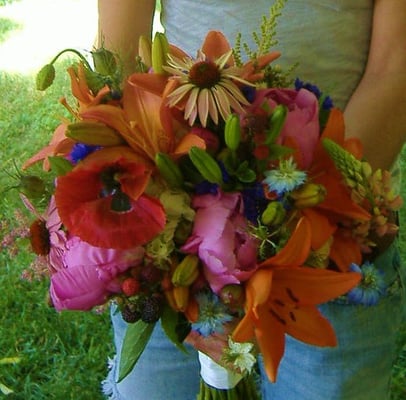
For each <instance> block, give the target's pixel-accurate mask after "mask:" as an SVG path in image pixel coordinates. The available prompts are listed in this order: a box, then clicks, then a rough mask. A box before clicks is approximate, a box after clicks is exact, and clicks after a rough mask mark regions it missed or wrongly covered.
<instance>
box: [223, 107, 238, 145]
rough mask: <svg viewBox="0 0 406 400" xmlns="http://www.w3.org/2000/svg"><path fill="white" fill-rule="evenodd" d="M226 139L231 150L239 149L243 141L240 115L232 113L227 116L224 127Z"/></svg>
mask: <svg viewBox="0 0 406 400" xmlns="http://www.w3.org/2000/svg"><path fill="white" fill-rule="evenodd" d="M224 140H225V142H226V145H227V147H228V148H229V149H230V150H232V151H235V150H237V149H238V146H239V145H240V141H241V126H240V118H239V116H238V115H236V114H230V115H229V116H228V117H227V120H226V125H225V127H224Z"/></svg>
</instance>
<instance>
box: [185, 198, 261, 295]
mask: <svg viewBox="0 0 406 400" xmlns="http://www.w3.org/2000/svg"><path fill="white" fill-rule="evenodd" d="M192 206H193V208H194V209H196V216H195V220H194V225H193V232H192V235H191V237H190V238H189V239H188V240H187V242H186V243H185V245H184V246H183V247H182V250H183V251H185V252H186V253H193V254H198V256H199V258H200V260H201V261H202V263H203V267H204V274H205V277H206V279H207V281H208V282H209V285H210V287H211V288H212V290H213V291H214V292H216V293H218V292H219V291H220V290H221V288H222V287H223V286H225V285H227V284H239V283H240V282H242V281H245V280H247V279H248V278H249V277H250V276H251V275H252V274H253V273H254V271H255V269H256V258H257V243H256V240H255V239H254V238H253V237H252V236H250V235H249V234H248V233H247V220H246V219H245V217H244V215H243V214H242V211H243V203H242V198H241V195H240V194H239V193H220V192H219V193H218V194H217V195H211V194H206V195H201V196H196V197H195V198H194V199H193V204H192Z"/></svg>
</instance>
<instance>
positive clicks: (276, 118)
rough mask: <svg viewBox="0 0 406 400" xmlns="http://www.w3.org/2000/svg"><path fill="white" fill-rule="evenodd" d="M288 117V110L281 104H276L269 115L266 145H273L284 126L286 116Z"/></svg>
mask: <svg viewBox="0 0 406 400" xmlns="http://www.w3.org/2000/svg"><path fill="white" fill-rule="evenodd" d="M287 115H288V109H287V107H286V106H285V105H283V104H278V105H277V106H276V107H275V108H274V110H273V112H272V115H271V119H270V125H271V127H270V129H269V130H268V131H267V135H266V140H265V143H266V144H271V143H274V142H275V140H276V138H277V137H278V136H279V134H280V132H281V130H282V128H283V125H284V124H285V120H286V116H287Z"/></svg>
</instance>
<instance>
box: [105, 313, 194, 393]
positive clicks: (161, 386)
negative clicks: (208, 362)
mask: <svg viewBox="0 0 406 400" xmlns="http://www.w3.org/2000/svg"><path fill="white" fill-rule="evenodd" d="M111 320H112V324H113V331H114V343H115V346H116V351H117V355H116V356H115V358H114V359H113V360H112V363H111V370H110V373H109V376H108V377H107V379H106V380H105V381H104V382H103V391H104V393H105V394H106V395H108V398H109V399H112V400H180V399H182V400H195V399H196V394H197V393H198V390H199V381H200V375H199V371H200V369H199V361H198V357H197V352H196V351H195V350H194V349H193V348H192V347H190V346H187V349H188V354H185V353H183V352H181V351H180V350H179V349H177V348H176V347H175V345H174V344H172V342H171V341H170V340H169V339H168V338H167V336H166V335H165V333H164V332H163V330H162V328H161V325H160V324H159V323H157V324H156V326H155V328H154V331H153V333H152V336H151V338H150V341H149V342H148V344H147V346H146V348H145V350H144V352H143V353H142V354H141V357H140V358H139V360H138V362H137V364H136V365H135V367H134V368H133V370H132V371H131V373H130V374H129V375H127V377H126V378H124V379H123V380H122V381H121V382H119V383H117V378H118V367H119V365H120V352H121V346H122V343H123V339H124V335H125V331H126V327H127V323H126V322H125V321H124V320H123V319H122V317H121V314H120V313H119V312H117V313H116V312H115V307H112V309H111Z"/></svg>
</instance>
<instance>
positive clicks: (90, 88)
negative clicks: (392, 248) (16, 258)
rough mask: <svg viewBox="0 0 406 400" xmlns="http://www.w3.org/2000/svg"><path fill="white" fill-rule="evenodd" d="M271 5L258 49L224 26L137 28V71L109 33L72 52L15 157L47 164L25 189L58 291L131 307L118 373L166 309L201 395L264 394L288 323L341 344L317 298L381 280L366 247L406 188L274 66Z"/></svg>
mask: <svg viewBox="0 0 406 400" xmlns="http://www.w3.org/2000/svg"><path fill="white" fill-rule="evenodd" d="M276 15H277V13H276V12H275V9H273V12H271V16H270V18H269V19H266V18H264V21H263V28H264V29H261V32H262V36H261V34H256V35H254V41H255V43H256V44H257V45H258V48H257V49H256V50H255V51H254V50H252V49H249V48H248V46H247V45H246V44H244V43H243V42H242V41H241V38H240V37H239V38H237V44H236V46H235V47H234V48H231V46H230V45H229V42H228V40H227V38H226V37H225V36H224V35H223V34H222V33H221V32H218V31H210V32H208V34H207V36H206V37H205V38H204V40H203V43H202V45H201V47H200V49H198V51H197V55H189V54H186V53H185V52H184V51H183V50H182V49H181V48H179V47H177V46H175V45H174V44H169V43H168V41H167V39H166V37H165V35H164V34H162V33H157V34H156V35H155V37H154V40H153V41H152V43H151V42H150V41H149V40H147V39H145V38H142V39H141V40H140V52H139V54H140V57H139V58H138V59H137V65H138V67H137V70H136V71H134V74H132V75H131V76H129V77H128V79H123V78H122V76H121V69H120V64H119V62H118V59H117V58H116V57H115V55H114V54H112V53H111V52H110V51H108V50H107V49H104V48H101V49H98V50H94V51H92V52H91V53H90V54H91V56H92V57H91V59H90V60H88V59H87V58H86V57H84V56H83V55H82V54H79V61H78V62H77V63H74V65H72V66H71V67H69V68H68V73H69V75H70V79H71V88H72V95H73V98H74V101H73V102H72V101H71V102H68V101H67V100H66V99H62V100H61V102H62V104H63V105H64V106H65V107H66V109H67V110H68V111H69V113H70V115H71V118H70V119H69V120H63V121H62V122H61V124H60V125H59V126H58V127H57V128H56V130H55V132H54V135H53V137H52V139H51V141H50V142H49V145H48V146H46V147H45V148H43V149H41V150H40V151H39V152H37V153H36V154H35V155H33V156H32V157H31V158H30V159H29V160H27V161H26V162H25V163H24V165H23V168H24V169H26V168H28V167H30V166H31V165H32V164H34V163H38V162H43V167H44V169H45V170H46V171H48V172H49V176H50V177H51V180H52V182H53V189H52V191H51V193H50V195H49V198H48V200H47V207H46V208H45V209H44V210H37V208H36V207H35V206H34V205H33V203H32V202H31V200H30V198H29V193H28V192H27V193H25V194H22V199H23V202H24V204H25V205H26V207H27V208H28V209H29V210H31V211H32V213H33V215H34V216H35V220H34V221H33V222H32V224H31V226H30V238H31V243H32V248H33V251H34V252H35V253H36V254H37V255H38V257H39V260H42V264H41V265H42V266H44V265H46V270H47V273H48V275H49V279H50V289H49V293H50V301H51V303H52V305H53V307H55V309H56V310H58V311H60V310H66V309H70V310H83V311H87V310H91V309H93V308H95V307H97V306H101V305H105V304H108V303H109V302H111V301H114V302H115V303H116V304H117V306H118V309H119V312H121V313H122V316H123V319H124V320H125V321H127V322H128V323H129V327H128V330H127V334H126V337H125V339H124V345H123V351H122V357H121V365H120V379H123V378H124V377H125V376H126V375H127V374H128V373H129V372H130V371H131V369H132V368H133V366H134V365H135V363H136V362H137V360H138V358H139V356H140V355H141V353H142V351H143V349H144V348H145V346H146V345H147V343H148V340H149V338H150V335H151V333H152V330H153V328H154V325H155V324H156V323H157V322H158V321H160V323H161V324H162V327H163V329H164V331H165V333H166V334H167V336H168V340H171V341H172V342H173V343H174V344H175V345H176V346H177V347H179V348H180V350H182V349H184V345H183V343H184V342H185V341H186V342H188V343H190V344H192V345H194V346H195V347H196V348H197V349H198V350H199V351H200V360H201V363H202V372H201V376H202V383H201V392H200V394H199V396H200V397H198V398H201V399H203V398H204V399H210V398H214V399H221V398H223V397H221V396H225V393H226V394H227V395H228V396H229V397H227V399H247V398H250V399H255V398H256V396H258V394H257V392H256V386H255V381H254V378H253V376H254V372H255V363H256V356H257V354H258V353H261V354H262V356H263V360H264V366H265V370H266V373H267V375H268V377H269V379H270V380H271V381H275V380H276V379H277V371H278V365H279V363H280V360H281V359H282V357H283V354H284V346H285V335H286V334H288V335H291V336H293V337H295V338H297V339H298V340H301V341H304V342H306V343H310V344H313V345H316V346H335V345H336V337H335V334H334V328H333V326H331V324H330V322H329V321H328V320H327V319H326V318H324V317H323V315H322V314H321V313H320V311H319V310H318V308H317V306H318V305H319V304H320V303H324V302H327V301H330V300H332V299H335V298H337V297H339V296H343V298H344V299H345V301H348V302H357V303H364V304H367V305H371V304H373V303H375V302H377V301H379V296H380V294H382V293H383V291H384V290H385V289H384V287H383V286H382V285H381V280H380V274H379V271H377V270H376V269H374V266H373V264H372V263H369V261H368V260H369V256H370V255H371V254H373V252H374V251H375V250H374V249H375V247H376V243H377V241H378V240H377V239H378V238H380V237H383V236H386V235H389V236H390V235H394V234H395V233H396V231H397V226H396V224H395V223H394V221H393V219H392V217H391V216H392V214H393V211H396V210H397V209H398V208H399V207H400V204H401V200H400V198H399V197H398V196H397V195H396V194H394V192H393V190H392V188H391V183H390V174H389V173H388V172H386V171H381V170H377V171H373V170H372V169H371V167H370V165H369V164H368V162H367V161H366V160H364V159H363V157H362V145H361V143H360V142H359V141H358V140H357V139H353V138H352V139H351V138H346V137H345V129H344V122H343V115H342V112H341V111H340V110H339V109H337V108H335V107H334V105H333V102H332V100H331V99H330V98H329V97H328V96H325V95H324V94H323V93H321V92H320V90H319V89H318V88H317V87H316V86H315V85H313V84H309V83H306V82H303V81H301V80H299V79H296V80H295V81H294V82H292V81H291V80H290V79H289V72H290V71H284V70H282V69H281V68H280V67H278V66H277V65H274V64H275V63H274V61H275V60H276V59H277V58H278V57H279V56H280V54H279V53H278V52H270V51H269V50H270V47H271V46H273V45H274V42H273V41H272V36H273V33H274V32H273V31H274V25H275V24H274V23H275V18H276ZM243 51H244V53H247V56H246V57H245V58H246V59H245V60H244V57H243V55H242V53H243ZM55 60H56V59H54V60H53V61H52V63H50V64H48V65H46V66H45V67H44V68H43V69H42V70H41V71H40V73H39V75H38V79H37V84H38V86H39V88H40V89H45V88H46V87H47V86H49V85H50V84H51V83H52V80H53V76H54V73H55V71H54V67H53V63H54V62H55ZM38 265H40V263H39V262H37V263H36V267H35V268H37V272H38V270H40V271H41V273H43V268H40V267H38ZM34 272H35V271H34ZM220 375H223V377H224V379H223V380H221V381H219V379H220V378H219V376H220ZM224 398H226V397H224Z"/></svg>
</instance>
